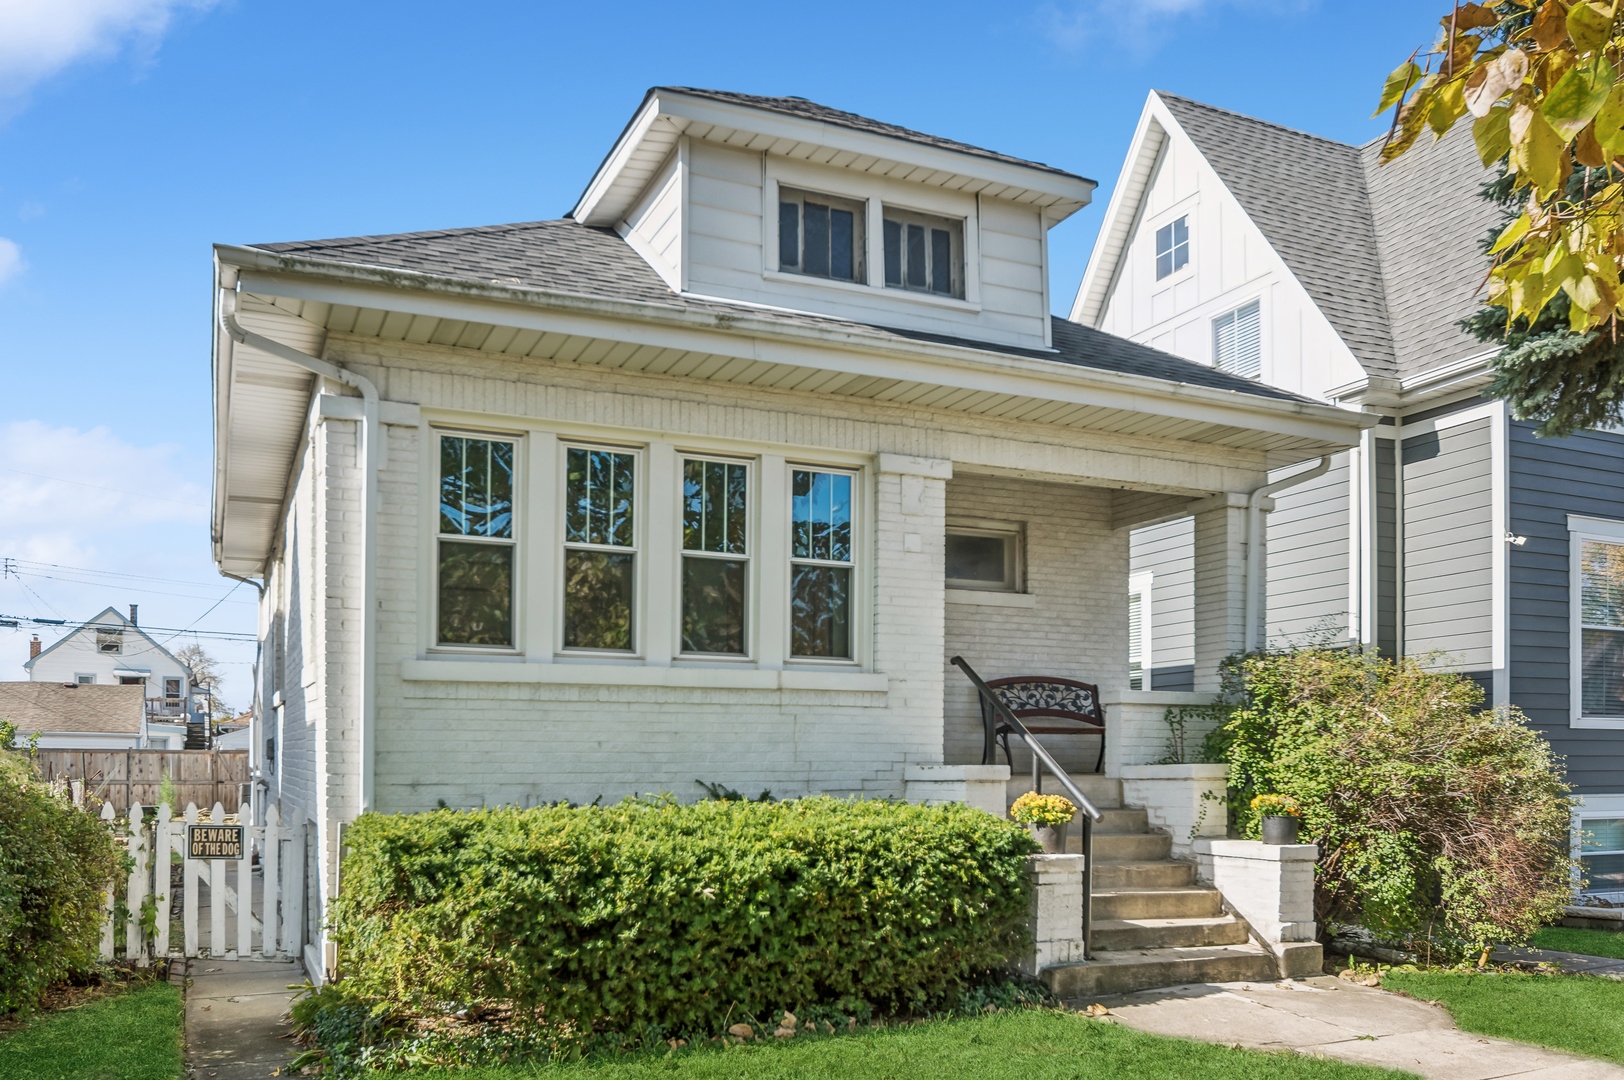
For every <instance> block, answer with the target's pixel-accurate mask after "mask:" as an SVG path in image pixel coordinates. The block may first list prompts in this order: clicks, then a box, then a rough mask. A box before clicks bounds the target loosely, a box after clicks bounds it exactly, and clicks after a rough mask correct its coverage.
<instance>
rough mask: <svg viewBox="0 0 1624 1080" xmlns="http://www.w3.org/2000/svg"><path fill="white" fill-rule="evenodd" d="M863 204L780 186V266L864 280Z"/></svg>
mask: <svg viewBox="0 0 1624 1080" xmlns="http://www.w3.org/2000/svg"><path fill="white" fill-rule="evenodd" d="M863 218H864V212H863V204H862V203H861V202H858V201H856V200H854V199H841V198H838V197H835V196H832V195H818V194H814V193H813V192H810V191H797V190H796V189H794V188H779V189H778V269H780V270H783V271H786V272H788V273H792V274H808V275H810V276H812V277H824V278H833V279H835V280H837V281H857V282H861V281H865V280H866V277H867V276H866V275H865V274H864V273H863Z"/></svg>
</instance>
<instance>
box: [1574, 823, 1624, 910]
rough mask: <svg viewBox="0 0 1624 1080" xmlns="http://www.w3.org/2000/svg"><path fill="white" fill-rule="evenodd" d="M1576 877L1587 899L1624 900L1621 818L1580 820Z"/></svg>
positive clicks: (1623, 827)
mask: <svg viewBox="0 0 1624 1080" xmlns="http://www.w3.org/2000/svg"><path fill="white" fill-rule="evenodd" d="M1577 831H1578V834H1579V836H1578V840H1579V843H1578V848H1579V850H1578V851H1577V852H1576V854H1577V855H1578V857H1579V876H1580V877H1581V878H1583V879H1584V882H1585V884H1584V891H1585V893H1586V894H1587V895H1589V896H1594V897H1598V898H1599V899H1603V900H1609V901H1613V902H1617V901H1619V900H1624V817H1582V818H1580V819H1579V823H1578V830H1577Z"/></svg>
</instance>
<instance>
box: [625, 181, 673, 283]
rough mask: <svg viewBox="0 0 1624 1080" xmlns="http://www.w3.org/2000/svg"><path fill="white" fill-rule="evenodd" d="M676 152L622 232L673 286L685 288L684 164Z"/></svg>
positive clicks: (628, 215)
mask: <svg viewBox="0 0 1624 1080" xmlns="http://www.w3.org/2000/svg"><path fill="white" fill-rule="evenodd" d="M680 157H681V155H680V154H672V155H671V156H670V157H669V158H668V159H666V163H665V165H664V166H663V167H662V168H661V169H660V172H659V174H658V175H656V176H655V178H654V182H653V183H652V184H650V185H649V188H648V190H647V191H645V192H644V193H643V197H642V198H641V199H639V200H638V201H637V204H636V205H635V206H633V207H632V212H631V213H630V214H627V215H626V220H625V222H624V223H623V224H622V225H621V229H620V234H621V235H622V236H624V237H625V238H626V242H627V243H629V244H631V246H632V247H633V248H634V249H635V250H636V251H637V253H638V254H639V255H641V256H643V258H644V259H645V260H647V261H648V264H649V265H650V266H652V267H654V269H655V270H656V271H657V272H658V273H659V275H660V277H662V278H664V279H665V283H666V284H667V285H669V286H671V288H673V289H675V290H677V291H679V292H680V291H681V290H682V163H681V161H680Z"/></svg>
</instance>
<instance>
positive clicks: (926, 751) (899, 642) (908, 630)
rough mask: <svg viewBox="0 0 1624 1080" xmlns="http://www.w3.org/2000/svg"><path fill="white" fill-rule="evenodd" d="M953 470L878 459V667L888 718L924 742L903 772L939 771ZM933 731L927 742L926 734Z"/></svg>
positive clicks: (910, 752)
mask: <svg viewBox="0 0 1624 1080" xmlns="http://www.w3.org/2000/svg"><path fill="white" fill-rule="evenodd" d="M952 475H953V463H952V462H951V461H944V460H941V459H939V458H920V457H910V456H907V455H905V454H881V455H880V460H879V470H878V478H877V479H878V482H877V484H876V485H875V486H876V489H877V491H876V495H877V498H876V499H875V503H876V516H877V520H876V522H875V526H876V527H875V530H874V537H875V548H876V550H875V554H874V563H875V590H874V666H875V669H876V670H877V671H883V672H885V673H886V674H887V675H889V676H890V680H891V682H890V685H891V699H890V705H891V711H892V714H893V715H894V716H895V717H896V718H897V719H898V721H899V722H901V723H902V724H904V725H906V726H907V727H909V728H910V729H913V728H914V724H915V722H917V723H918V724H919V725H920V727H919V728H918V730H919V738H918V739H917V740H916V739H915V738H913V737H910V738H909V739H908V742H909V744H910V745H908V746H906V747H901V748H899V749H900V750H901V753H900V755H899V756H898V759H897V760H896V765H897V766H898V770H897V775H896V776H895V781H896V786H897V794H902V781H903V777H902V775H901V768H900V767H901V766H902V765H904V764H909V765H939V764H941V763H942V760H943V756H944V749H943V743H944V738H945V728H944V726H943V719H942V686H943V682H944V673H943V670H942V654H943V652H944V651H945V650H946V648H947V637H946V621H945V618H946V611H945V604H946V600H947V590H946V577H945V574H946V569H945V566H946V563H945V560H946V543H947V540H946V530H947V481H948V480H949V479H950V478H951V477H952ZM926 726H928V729H929V733H928V736H927V735H926V734H925V728H926Z"/></svg>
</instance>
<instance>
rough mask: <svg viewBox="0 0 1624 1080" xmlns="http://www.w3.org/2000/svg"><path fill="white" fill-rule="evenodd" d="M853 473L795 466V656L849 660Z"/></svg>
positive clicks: (792, 568)
mask: <svg viewBox="0 0 1624 1080" xmlns="http://www.w3.org/2000/svg"><path fill="white" fill-rule="evenodd" d="M852 479H853V477H852V474H851V473H848V472H831V471H827V470H823V469H806V468H795V469H791V470H790V650H789V651H790V656H792V657H806V658H814V659H821V660H850V659H852V658H853V656H854V655H855V654H854V653H853V651H852V572H853V570H854V569H855V565H856V552H855V551H854V549H853V539H854V538H853V534H852V489H853V484H852Z"/></svg>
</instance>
